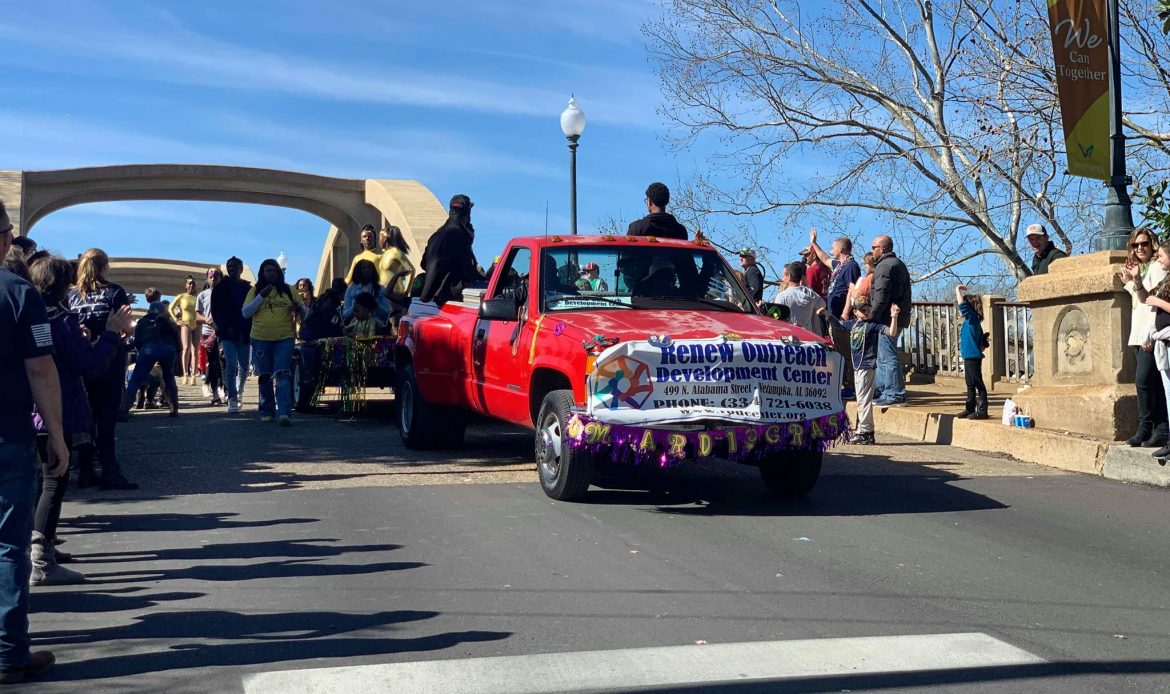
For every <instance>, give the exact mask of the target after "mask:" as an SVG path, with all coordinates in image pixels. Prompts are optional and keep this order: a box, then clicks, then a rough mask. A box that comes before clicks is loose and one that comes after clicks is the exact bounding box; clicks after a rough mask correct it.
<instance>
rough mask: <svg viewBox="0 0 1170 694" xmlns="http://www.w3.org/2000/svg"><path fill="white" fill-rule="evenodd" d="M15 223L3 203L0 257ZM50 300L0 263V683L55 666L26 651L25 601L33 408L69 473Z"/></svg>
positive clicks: (53, 460)
mask: <svg viewBox="0 0 1170 694" xmlns="http://www.w3.org/2000/svg"><path fill="white" fill-rule="evenodd" d="M12 238H13V226H12V222H11V220H10V219H9V218H8V212H7V210H5V209H4V204H3V203H2V202H0V258H4V257H5V256H7V255H8V250H9V249H10V248H11V247H12ZM53 351H54V350H53V333H52V329H51V326H50V325H49V318H48V314H47V311H46V309H45V302H44V300H43V299H41V295H40V293H39V292H37V290H36V289H35V288H33V286H32V285H31V284H29V283H28V282H26V281H24V280H23V279H21V278H19V277H17V276H16V275H14V274H12V273H11V272H9V271H8V270H5V269H2V268H0V383H3V384H4V397H3V398H0V471H3V474H0V505H2V506H3V508H4V512H3V513H0V557H2V558H3V561H0V684H13V683H17V682H23V681H24V680H25V679H26V678H28V677H35V676H37V675H40V674H43V673H44V672H46V671H48V670H49V668H51V667H53V663H54V662H55V658H54V657H53V654H52V653H50V652H48V651H40V652H36V653H30V652H29V635H28V605H29V602H28V601H29V595H28V592H29V578H30V573H31V571H32V564H31V562H30V561H29V551H30V548H31V545H32V532H33V504H34V502H35V495H36V489H37V477H36V469H37V457H36V429H35V428H34V427H33V419H32V417H31V416H30V413H31V412H32V410H33V405H34V404H35V405H36V407H37V412H38V413H39V414H40V416H41V420H42V421H43V422H44V427H45V431H46V433H47V434H48V437H49V439H48V449H47V453H48V456H47V460H46V461H45V463H46V465H45V467H47V468H48V469H49V473H50V474H51V475H53V476H55V477H60V476H61V475H68V474H69V447H68V445H66V443H65V430H64V424H63V419H62V414H61V382H60V380H59V378H58V374H57V366H56V364H55V363H54V361H53Z"/></svg>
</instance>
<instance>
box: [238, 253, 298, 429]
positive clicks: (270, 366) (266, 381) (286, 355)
mask: <svg viewBox="0 0 1170 694" xmlns="http://www.w3.org/2000/svg"><path fill="white" fill-rule="evenodd" d="M242 313H243V316H244V318H250V319H251V320H252V333H251V338H252V363H253V364H255V366H256V373H257V374H258V375H259V386H260V421H261V422H271V421H273V419H275V418H279V421H280V426H282V427H286V426H289V425H290V424H292V419H291V413H292V358H293V345H294V344H295V341H296V334H297V328H296V323H297V321H298V320H299V319H301V318H303V317H304V316H305V313H306V309H305V304H304V302H302V301H301V297H300V296H299V295H298V294H297V293H296V292H294V291H293V290H292V287H290V286H288V284H287V283H286V282H285V281H284V270H281V269H280V265H279V264H277V262H276V261H275V260H273V259H272V258H269V259H268V260H265V261H264V262H263V263H260V272H259V273H258V276H257V278H256V286H255V287H252V289H250V290H248V295H247V296H246V297H245V298H244V307H243V310H242Z"/></svg>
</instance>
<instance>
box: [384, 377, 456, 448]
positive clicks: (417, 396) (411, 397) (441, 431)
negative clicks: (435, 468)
mask: <svg viewBox="0 0 1170 694" xmlns="http://www.w3.org/2000/svg"><path fill="white" fill-rule="evenodd" d="M394 400H395V402H396V404H397V409H398V434H399V435H400V436H401V437H402V445H404V446H406V447H407V448H410V449H412V450H417V451H422V450H428V449H432V448H458V447H460V446H462V445H463V437H464V435H465V434H466V432H467V415H466V414H465V413H464V412H463V411H462V410H458V409H455V408H453V407H440V406H438V405H432V404H431V403H429V402H427V401H426V398H424V397H423V395H422V392H420V391H419V389H418V380H417V379H416V378H415V376H414V366H413V365H411V364H403V365H402V366H401V367H400V368H399V371H398V381H397V384H396V385H395V387H394Z"/></svg>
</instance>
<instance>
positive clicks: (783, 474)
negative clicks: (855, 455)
mask: <svg viewBox="0 0 1170 694" xmlns="http://www.w3.org/2000/svg"><path fill="white" fill-rule="evenodd" d="M824 455H825V454H824V453H822V452H820V451H785V452H783V453H773V454H771V455H769V456H767V457H766V458H764V459H763V460H762V461H760V476H761V477H763V479H764V486H766V487H767V488H768V490H769V491H771V492H772V493H773V494H776V495H778V496H787V497H800V496H804V495H806V494H808V493H809V492H810V491H812V488H813V487H814V486H816V483H817V478H819V477H820V476H821V459H822V458H823V457H824Z"/></svg>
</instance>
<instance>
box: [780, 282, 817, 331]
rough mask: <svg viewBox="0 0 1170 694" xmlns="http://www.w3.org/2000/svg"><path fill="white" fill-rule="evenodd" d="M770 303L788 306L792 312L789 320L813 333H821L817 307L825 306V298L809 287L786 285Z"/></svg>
mask: <svg viewBox="0 0 1170 694" xmlns="http://www.w3.org/2000/svg"><path fill="white" fill-rule="evenodd" d="M772 303H774V304H783V305H784V306H787V307H788V310H789V311H791V312H792V319H791V320H790V321H789V322H790V323H792V324H793V325H799V326H800V327H802V328H804V329H805V330H807V331H809V332H811V333H812V334H814V335H821V334H823V331H822V330H821V319H820V317H819V316H817V309H822V308H824V307H825V300H824V299H822V298H821V295H820V294H817V293H816V292H815V291H813V289H812V288H811V287H805V286H803V285H801V286H798V287H788V288H787V289H784V290H782V291H780V292H778V293H777V294H776V298H774V299H772Z"/></svg>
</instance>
